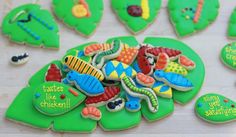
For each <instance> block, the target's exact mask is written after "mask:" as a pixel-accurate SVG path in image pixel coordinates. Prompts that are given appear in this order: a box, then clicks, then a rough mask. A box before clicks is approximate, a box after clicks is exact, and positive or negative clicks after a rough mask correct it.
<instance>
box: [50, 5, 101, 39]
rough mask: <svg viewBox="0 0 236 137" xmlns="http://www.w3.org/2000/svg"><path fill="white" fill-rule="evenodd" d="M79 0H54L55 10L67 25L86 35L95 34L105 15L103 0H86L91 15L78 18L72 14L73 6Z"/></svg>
mask: <svg viewBox="0 0 236 137" xmlns="http://www.w3.org/2000/svg"><path fill="white" fill-rule="evenodd" d="M77 3H78V0H53V10H54V13H55V14H56V16H57V17H58V18H59V19H60V20H62V21H63V23H65V24H66V25H67V26H69V27H71V28H73V29H75V30H76V31H77V32H78V33H80V34H82V35H84V36H90V35H92V34H93V32H94V31H95V29H96V28H97V26H98V24H99V23H100V21H101V18H102V15H103V0H96V3H95V2H94V0H86V3H87V4H88V6H89V11H90V14H91V16H90V17H82V18H77V17H75V16H74V15H73V14H72V8H73V6H75V5H76V4H77Z"/></svg>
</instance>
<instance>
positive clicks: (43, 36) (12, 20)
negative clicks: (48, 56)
mask: <svg viewBox="0 0 236 137" xmlns="http://www.w3.org/2000/svg"><path fill="white" fill-rule="evenodd" d="M58 31H59V30H58V26H57V24H56V22H55V20H54V19H53V17H52V15H51V14H50V13H49V11H47V10H42V9H41V8H40V6H39V5H36V4H26V5H23V6H20V7H17V8H15V9H13V10H11V11H10V12H9V13H8V14H7V15H6V16H5V17H4V19H3V22H2V33H3V34H4V35H6V36H8V37H9V39H10V40H11V41H13V42H15V43H20V44H27V45H30V46H33V47H42V46H43V47H45V48H59V35H58Z"/></svg>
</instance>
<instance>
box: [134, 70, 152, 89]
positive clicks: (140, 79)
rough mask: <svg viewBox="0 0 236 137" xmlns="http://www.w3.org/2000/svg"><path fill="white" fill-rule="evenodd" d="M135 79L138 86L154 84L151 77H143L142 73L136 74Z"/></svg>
mask: <svg viewBox="0 0 236 137" xmlns="http://www.w3.org/2000/svg"><path fill="white" fill-rule="evenodd" d="M136 79H137V81H138V82H140V84H143V85H146V86H151V85H153V84H154V82H155V80H154V78H153V77H151V76H148V75H145V74H143V73H138V74H137V75H136Z"/></svg>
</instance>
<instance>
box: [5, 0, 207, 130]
mask: <svg viewBox="0 0 236 137" xmlns="http://www.w3.org/2000/svg"><path fill="white" fill-rule="evenodd" d="M85 2H87V3H88V1H87V0H86V1H85ZM76 3H77V1H76ZM88 6H90V5H89V4H88ZM71 10H72V9H71ZM84 15H85V14H84ZM82 18H86V17H82ZM114 40H120V42H121V43H125V44H126V45H128V47H126V46H125V47H124V48H123V49H122V51H123V50H124V49H127V48H139V45H140V44H139V42H138V41H137V40H136V39H135V38H134V37H130V36H129V37H115V38H110V39H109V40H107V41H106V42H103V43H107V44H109V45H112V42H113V41H114ZM97 43H98V42H90V43H85V44H81V45H78V46H76V47H74V48H72V49H69V50H68V51H67V52H66V53H65V55H64V56H62V59H61V60H56V61H52V62H50V63H48V64H47V65H45V66H44V67H43V68H41V69H40V70H39V71H38V72H36V73H35V74H34V75H33V76H32V77H31V78H30V79H29V81H28V82H27V83H28V84H27V85H26V86H25V87H24V88H23V89H22V90H21V91H20V92H19V94H18V95H17V97H16V98H15V99H14V101H13V102H12V104H11V105H10V106H9V108H8V109H7V111H6V114H5V117H6V118H7V119H10V120H11V121H15V122H18V123H21V124H24V125H29V126H32V127H37V128H40V129H47V130H52V131H55V132H74V133H91V132H93V131H94V130H95V129H96V128H97V126H100V127H101V129H102V130H104V131H120V130H127V129H129V128H134V127H136V126H138V125H139V124H140V123H141V121H142V117H144V118H145V119H146V120H147V121H158V120H160V119H163V118H165V117H167V116H169V115H170V114H171V113H172V112H173V111H174V101H175V102H177V103H180V104H186V103H187V102H189V101H191V100H192V99H193V98H194V97H195V96H196V94H197V93H198V92H199V90H200V88H201V86H202V82H203V79H204V74H205V71H204V65H203V63H202V61H201V59H200V57H199V56H198V55H197V54H196V53H195V52H194V51H193V50H192V49H191V48H190V47H188V46H187V45H186V44H184V43H182V42H179V41H177V40H173V39H168V38H155V37H149V38H146V39H145V40H144V42H143V43H146V44H141V45H142V46H147V47H148V48H147V49H150V48H154V47H155V46H161V47H162V48H168V49H172V50H178V51H180V52H181V53H182V55H184V56H186V57H188V58H189V57H190V58H191V60H192V61H194V62H195V64H196V67H195V68H194V69H193V70H192V71H189V72H188V74H187V75H186V77H184V78H187V79H188V80H189V81H191V83H192V85H194V87H193V88H192V89H191V90H189V91H188V92H181V91H180V90H177V89H174V88H172V87H170V86H169V85H166V84H165V83H164V82H160V81H158V80H155V83H154V84H153V85H152V86H151V87H149V88H145V86H142V85H141V84H139V83H138V82H137V80H136V75H137V72H139V73H142V72H141V69H140V68H139V65H138V63H137V58H138V56H136V58H135V59H134V61H133V63H131V64H130V65H127V64H125V63H123V62H119V61H117V60H116V59H117V58H115V59H112V60H110V59H108V60H106V62H105V64H104V67H107V66H106V65H108V66H109V67H107V69H104V70H99V69H96V68H95V67H94V66H92V65H91V64H90V61H91V59H92V58H93V57H94V55H95V54H97V53H100V52H101V51H99V52H94V53H93V54H94V55H85V48H86V47H88V46H90V45H92V44H97ZM99 43H100V42H99ZM151 45H153V46H151ZM109 49H111V48H109ZM109 49H107V50H109ZM107 50H105V51H107ZM102 51H103V50H102ZM161 53H162V52H161ZM166 54H167V53H166ZM142 55H143V56H144V57H145V58H146V59H147V62H148V64H155V62H156V59H157V56H154V55H152V54H150V53H147V52H146V50H145V52H144V54H142ZM149 57H151V58H149ZM178 57H179V56H178ZM175 62H176V63H177V60H176V61H175ZM53 64H55V65H53ZM55 66H57V67H55ZM104 67H103V68H104ZM64 68H65V70H66V71H63V69H64ZM110 68H111V69H110ZM153 69H154V66H153ZM55 70H56V71H55ZM105 70H106V71H105ZM72 71H74V72H75V73H76V76H74V75H72V77H71V78H69V75H71V74H70V73H71V72H72ZM162 71H163V70H162ZM52 72H53V73H52ZM59 72H61V77H62V78H64V79H63V81H62V82H63V83H59V82H58V81H54V82H53V81H52V82H53V83H56V84H57V85H58V84H59V86H57V85H56V87H61V86H62V85H63V87H67V88H64V90H65V91H64V90H63V92H60V94H59V92H50V94H52V96H54V95H55V96H56V95H58V96H56V97H60V98H57V99H56V100H55V102H54V98H55V97H51V95H50V96H49V94H47V95H45V96H46V97H45V98H50V101H51V102H52V103H51V105H50V109H47V110H46V111H47V114H46V113H45V109H42V110H41V111H42V112H44V113H42V112H41V111H39V110H38V109H36V108H35V107H34V105H33V103H32V100H33V99H35V97H39V99H40V97H42V96H43V93H42V92H40V91H41V90H37V87H41V86H42V85H45V84H46V83H48V82H47V81H45V76H49V77H50V79H51V80H55V79H58V78H59V75H58V74H60V73H59ZM100 72H101V73H100ZM103 73H104V74H103ZM105 73H106V74H108V75H107V77H106V78H104V75H105ZM110 73H111V74H112V76H114V77H113V78H115V80H109V77H110V76H111V75H110ZM163 73H165V72H164V71H163ZM100 74H101V75H102V76H103V79H101V78H99V75H100ZM144 75H145V74H144ZM146 76H147V75H146ZM171 76H172V75H171ZM173 76H175V75H173ZM51 77H53V78H51ZM78 77H79V78H78ZM147 77H148V78H151V77H153V75H149V76H147ZM72 78H76V80H77V79H78V81H76V80H72V81H74V82H76V83H77V84H78V85H77V87H79V89H81V90H78V89H76V88H75V85H74V84H73V83H74V82H73V83H70V82H69V80H68V79H72ZM122 78H123V80H122V81H120V80H121V79H122ZM127 78H128V79H127ZM178 78H179V79H182V77H178ZM81 79H82V81H81ZM95 79H96V80H95ZM179 79H178V80H179ZM98 80H99V81H98ZM142 80H143V81H145V82H147V81H146V79H142ZM86 81H90V83H89V84H88V82H86ZM148 81H149V80H148ZM122 82H123V85H122ZM171 82H173V81H171ZM64 83H66V84H64ZM98 83H100V84H98ZM148 83H152V82H148ZM106 84H107V85H106ZM174 84H179V83H174ZM101 85H102V87H103V88H104V93H102V94H100V95H98V94H97V95H95V94H94V95H95V96H90V95H89V94H84V91H87V92H91V91H93V92H91V93H95V92H98V91H100V89H101ZM122 86H124V87H125V88H123V87H122ZM185 86H186V85H185ZM84 88H86V89H84ZM49 89H50V91H51V90H60V89H57V88H56V89H55V88H48V89H47V90H49ZM90 89H91V90H90ZM95 89H96V91H95ZM127 89H128V90H127ZM82 90H83V91H82ZM36 92H40V94H35V93H36ZM57 93H58V94H57ZM85 93H86V92H85ZM61 94H63V95H61ZM59 95H60V96H59ZM81 96H83V99H81V101H80V100H79V99H78V98H79V97H81ZM119 98H120V99H122V98H123V99H124V98H125V99H124V100H125V101H126V102H125V106H124V107H125V109H120V110H119V109H118V108H119V107H117V104H120V101H118V100H119ZM66 99H68V100H66ZM77 99H78V100H77ZM116 99H117V100H116ZM115 100H116V101H118V102H114V101H115ZM59 101H65V102H59ZM58 102H59V103H67V104H68V102H70V107H69V108H68V109H66V110H65V109H62V108H60V109H59V108H55V107H58ZM109 102H113V103H114V104H111V103H110V105H109V106H110V108H114V105H115V106H116V107H115V109H113V110H119V111H113V112H112V111H109V110H108V109H107V107H108V103H109ZM38 103H39V102H38ZM54 104H56V105H54ZM122 104H123V103H121V105H122ZM39 105H40V104H39ZM42 105H43V104H42ZM60 105H61V104H60ZM88 106H89V107H90V106H93V109H91V110H90V109H88V108H86V107H88ZM118 106H119V105H118ZM95 107H96V108H95ZM49 110H50V111H49ZM99 111H100V112H101V114H102V115H100V114H99ZM52 112H56V113H52ZM81 113H84V116H83V114H81ZM49 114H51V115H49ZM100 116H101V118H100ZM93 118H95V120H94V119H93ZM97 120H98V121H97Z"/></svg>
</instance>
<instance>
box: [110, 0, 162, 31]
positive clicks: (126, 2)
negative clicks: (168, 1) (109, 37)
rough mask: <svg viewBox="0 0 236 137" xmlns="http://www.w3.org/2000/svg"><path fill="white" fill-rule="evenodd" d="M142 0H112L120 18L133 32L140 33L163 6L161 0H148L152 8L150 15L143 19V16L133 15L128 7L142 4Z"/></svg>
mask: <svg viewBox="0 0 236 137" xmlns="http://www.w3.org/2000/svg"><path fill="white" fill-rule="evenodd" d="M141 1H142V0H112V1H111V5H112V8H113V10H114V11H115V13H116V14H117V16H118V17H119V19H120V20H121V21H122V22H123V23H124V24H125V25H126V27H127V28H128V29H129V30H130V31H131V32H133V33H139V32H141V31H143V30H144V29H146V28H147V27H148V26H149V25H150V24H151V23H152V22H153V21H154V20H155V18H156V16H157V14H158V11H159V9H160V7H161V0H148V6H149V9H150V17H149V18H148V19H143V18H142V17H133V16H131V15H129V14H128V12H127V8H128V6H131V5H137V6H141Z"/></svg>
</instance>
